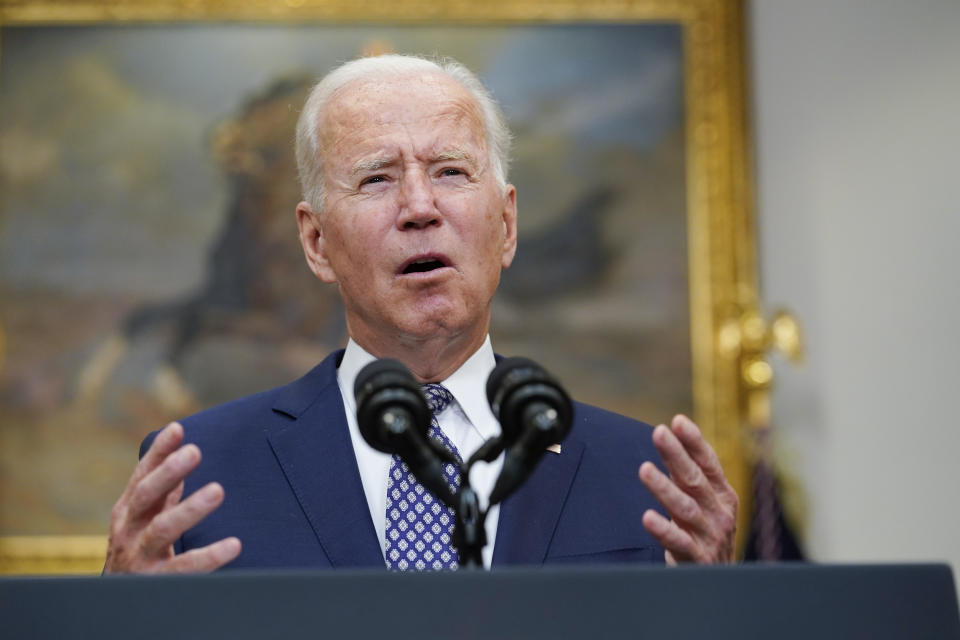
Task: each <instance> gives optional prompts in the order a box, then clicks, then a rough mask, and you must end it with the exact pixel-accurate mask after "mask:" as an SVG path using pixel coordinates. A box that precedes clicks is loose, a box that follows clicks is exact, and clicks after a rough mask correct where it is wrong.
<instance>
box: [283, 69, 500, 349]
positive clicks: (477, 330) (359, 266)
mask: <svg viewBox="0 0 960 640" xmlns="http://www.w3.org/2000/svg"><path fill="white" fill-rule="evenodd" d="M481 122H482V121H481V117H480V113H479V110H478V107H477V106H476V104H475V102H474V101H473V99H472V96H471V95H470V94H469V93H468V92H467V91H466V90H465V89H463V88H462V87H461V86H460V85H459V84H458V83H456V82H455V81H453V80H452V79H450V78H448V77H446V76H444V75H442V74H439V73H428V74H423V75H405V76H402V77H399V78H389V79H387V78H384V79H376V80H365V81H357V82H354V83H351V84H348V85H347V86H346V87H344V88H343V89H341V91H340V92H339V93H338V94H337V95H335V97H334V98H333V99H332V100H331V101H330V103H328V106H327V108H326V110H325V112H324V113H323V115H322V116H321V122H320V131H321V138H320V145H321V148H322V150H323V172H324V186H325V189H326V194H327V195H326V202H325V206H324V209H323V211H322V212H319V213H317V212H312V211H311V210H310V208H309V206H307V205H306V204H304V203H301V205H300V207H299V208H298V218H299V220H300V227H301V240H302V242H303V243H304V249H305V251H306V253H307V258H308V262H309V263H310V266H311V268H312V269H313V271H314V273H316V274H317V276H318V277H319V278H320V279H321V280H323V281H324V282H336V283H337V284H338V286H339V288H340V293H341V296H342V297H343V300H344V304H345V307H346V313H347V323H348V326H349V328H350V333H351V335H352V336H353V337H354V339H355V340H357V341H358V342H359V343H360V344H361V345H364V346H366V347H367V348H368V349H369V348H373V349H377V348H379V347H382V345H385V344H387V345H389V344H391V343H393V342H394V341H398V340H399V341H401V342H403V341H406V342H410V341H414V342H416V341H418V340H424V339H431V338H455V337H466V338H467V339H468V340H469V341H471V342H474V341H477V340H480V339H482V337H483V336H484V335H485V334H486V332H487V330H488V326H489V319H490V301H491V299H492V297H493V294H494V291H495V290H496V287H497V284H498V282H499V279H500V270H501V268H506V267H508V266H509V265H510V263H511V261H512V260H513V254H514V251H515V249H516V192H515V190H514V188H513V186H512V185H508V186H507V187H506V189H504V187H502V186H500V185H499V184H497V180H496V178H495V176H494V173H493V169H492V167H491V166H490V162H489V154H488V153H487V148H486V142H485V136H484V130H483V126H482V123H481Z"/></svg>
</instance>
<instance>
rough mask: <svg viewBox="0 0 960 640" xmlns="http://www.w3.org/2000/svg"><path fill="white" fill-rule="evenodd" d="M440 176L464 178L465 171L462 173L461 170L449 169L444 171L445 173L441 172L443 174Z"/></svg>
mask: <svg viewBox="0 0 960 640" xmlns="http://www.w3.org/2000/svg"><path fill="white" fill-rule="evenodd" d="M440 175H441V176H444V177H450V176H462V175H463V171H460V169H453V168H448V169H444V170H443V171H441V172H440Z"/></svg>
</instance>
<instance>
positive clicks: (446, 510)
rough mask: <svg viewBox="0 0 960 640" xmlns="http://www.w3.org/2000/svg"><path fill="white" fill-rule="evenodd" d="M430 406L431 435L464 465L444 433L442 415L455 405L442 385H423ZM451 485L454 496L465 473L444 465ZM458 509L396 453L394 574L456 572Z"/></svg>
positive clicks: (390, 553) (388, 554)
mask: <svg viewBox="0 0 960 640" xmlns="http://www.w3.org/2000/svg"><path fill="white" fill-rule="evenodd" d="M423 392H424V395H426V397H427V401H428V405H429V407H430V414H431V418H430V430H429V431H428V435H429V436H430V437H431V438H434V439H436V440H438V441H440V443H441V444H442V445H443V446H444V447H446V448H447V449H449V450H450V451H451V452H452V453H453V455H455V456H456V457H457V460H458V461H461V462H462V460H461V458H460V453H459V452H458V451H457V448H456V447H455V446H453V443H452V442H450V439H449V438H447V436H446V435H444V433H443V431H441V430H440V423H439V422H437V415H439V414H440V412H442V411H443V410H444V409H446V407H447V405H449V404H450V403H451V402H452V401H453V396H452V395H451V394H450V392H449V391H447V390H446V389H445V388H444V387H443V386H441V385H439V384H425V385H423ZM443 470H444V474H445V475H446V478H447V484H449V485H450V490H451V491H453V492H454V493H456V492H457V489H458V488H459V487H460V471H459V469H457V467H456V466H454V465H453V464H450V463H447V464H445V465H444V467H443ZM454 519H455V516H454V512H453V509H451V508H450V507H448V506H447V505H445V504H444V503H443V502H441V501H440V500H438V499H437V497H436V496H434V495H433V493H431V492H430V491H428V490H427V488H426V487H424V486H423V485H422V484H420V482H419V481H418V480H417V477H416V476H415V475H413V473H412V472H411V471H410V468H409V467H408V466H407V463H405V462H403V461H402V460H401V459H400V456H398V455H396V454H394V456H393V459H392V460H391V461H390V473H389V475H388V476H387V527H386V545H385V547H384V558H385V560H386V562H387V568H388V569H390V570H391V571H430V570H433V571H440V570H442V569H456V568H457V564H458V557H457V550H456V548H455V547H454V546H453V542H452V540H451V534H452V532H453V525H454Z"/></svg>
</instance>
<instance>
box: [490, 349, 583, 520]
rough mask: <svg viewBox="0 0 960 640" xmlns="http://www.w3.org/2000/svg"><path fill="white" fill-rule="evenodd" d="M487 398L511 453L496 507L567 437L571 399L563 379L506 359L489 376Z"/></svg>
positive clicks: (523, 361)
mask: <svg viewBox="0 0 960 640" xmlns="http://www.w3.org/2000/svg"><path fill="white" fill-rule="evenodd" d="M487 400H489V402H490V409H491V410H492V411H493V415H494V416H496V418H497V420H499V421H500V427H501V429H502V431H503V435H502V436H501V438H502V440H503V445H502V446H503V447H504V448H505V449H506V452H507V453H506V455H505V456H504V460H503V469H502V471H501V472H500V476H499V477H498V478H497V482H496V484H495V485H494V487H493V491H492V492H491V494H490V504H491V505H493V504H497V503H499V502H502V501H503V500H504V499H505V498H506V497H507V496H508V495H510V494H511V493H513V492H514V491H516V490H517V488H519V487H520V485H521V484H523V483H524V482H525V481H526V479H527V478H528V477H529V476H530V474H531V473H532V472H533V469H534V468H535V467H536V465H537V463H538V462H539V461H540V459H541V458H542V457H543V454H544V453H545V452H546V450H547V447H549V446H550V445H554V444H559V443H560V442H561V441H562V440H563V439H564V438H566V437H567V434H568V433H569V432H570V426H571V424H572V421H573V403H572V402H571V400H570V396H568V395H567V392H566V391H564V390H563V387H561V386H560V383H558V382H557V381H556V380H554V379H553V378H552V377H551V376H550V374H548V373H547V372H546V371H545V370H544V369H543V368H542V367H541V366H540V365H538V364H537V363H535V362H533V361H532V360H529V359H527V358H506V359H504V360H502V361H501V362H500V363H499V364H498V365H497V366H496V368H495V369H494V370H493V372H492V373H491V374H490V377H489V378H488V379H487Z"/></svg>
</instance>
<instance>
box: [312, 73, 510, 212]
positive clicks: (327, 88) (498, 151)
mask: <svg viewBox="0 0 960 640" xmlns="http://www.w3.org/2000/svg"><path fill="white" fill-rule="evenodd" d="M425 72H434V73H437V72H439V73H443V74H445V75H447V76H449V77H450V78H452V79H454V80H456V81H457V82H458V83H459V84H460V85H461V86H462V87H463V88H464V89H466V90H467V91H468V92H470V95H472V96H473V98H474V100H476V103H477V106H478V107H479V108H480V112H481V114H482V116H483V128H484V132H485V134H486V144H487V153H488V154H489V157H490V167H491V169H492V170H493V174H494V177H495V178H496V180H497V182H498V183H499V184H500V186H501V187H503V188H506V185H507V170H508V164H509V155H510V129H509V128H508V127H507V123H506V119H505V118H504V117H503V112H502V111H501V110H500V106H499V105H498V104H497V103H496V101H495V100H494V99H493V97H492V96H491V95H490V93H489V92H488V91H487V89H486V88H485V87H484V86H483V84H482V83H481V82H480V80H479V79H478V78H477V76H475V75H474V74H473V72H472V71H470V70H469V69H467V68H466V67H465V66H463V65H462V64H460V63H459V62H457V61H456V60H453V59H452V58H443V59H438V60H430V59H427V58H422V57H419V56H411V55H394V54H390V55H382V56H376V57H369V58H357V59H356V60H351V61H350V62H347V63H344V64H342V65H340V66H339V67H337V68H336V69H334V70H333V71H331V72H330V73H328V74H327V75H326V76H324V77H323V79H322V80H320V82H318V83H317V84H316V85H315V86H314V87H313V89H311V91H310V95H309V96H307V101H306V104H304V106H303V111H302V112H301V114H300V118H299V119H298V120H297V167H298V169H299V172H300V188H301V189H302V190H303V199H304V200H306V201H307V202H308V203H310V206H312V207H313V208H314V209H316V210H317V211H320V210H321V209H323V205H324V195H325V194H324V190H323V161H322V158H321V155H320V154H321V153H322V149H321V148H320V131H319V128H320V119H321V115H322V112H323V109H324V108H325V107H326V105H327V103H328V102H329V101H330V99H331V98H332V97H333V95H334V94H335V93H336V92H337V91H339V90H340V89H342V88H343V87H345V86H346V85H348V84H350V83H351V82H353V81H355V80H365V79H369V78H374V77H378V76H380V77H383V76H394V77H395V76H401V75H410V74H415V73H425Z"/></svg>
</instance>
